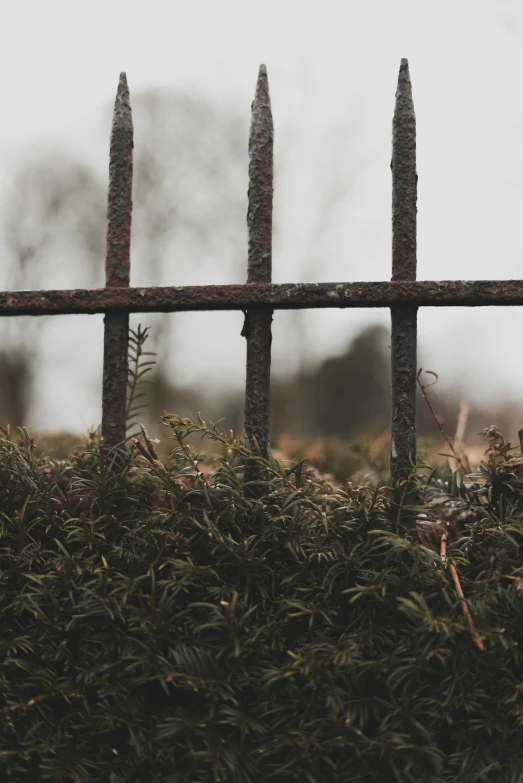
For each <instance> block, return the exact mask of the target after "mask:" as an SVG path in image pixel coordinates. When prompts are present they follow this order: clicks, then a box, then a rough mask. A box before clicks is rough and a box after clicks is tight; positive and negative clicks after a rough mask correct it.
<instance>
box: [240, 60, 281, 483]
mask: <svg viewBox="0 0 523 783" xmlns="http://www.w3.org/2000/svg"><path fill="white" fill-rule="evenodd" d="M273 144H274V128H273V122H272V112H271V101H270V96H269V83H268V79H267V69H266V67H265V65H260V70H259V73H258V82H257V84H256V93H255V96H254V101H253V103H252V109H251V126H250V133H249V192H248V208H247V225H248V229H249V252H248V263H247V287H250V286H252V285H256V284H260V283H261V284H263V283H270V282H271V274H272V190H273V185H272V175H273ZM271 322H272V310H270V309H247V310H246V313H245V323H244V327H243V331H242V335H243V336H244V337H245V338H246V340H247V373H246V383H245V431H246V433H247V436H248V437H249V438H252V437H254V438H256V441H257V442H258V445H259V447H260V450H261V453H262V455H263V456H264V457H266V456H267V446H268V444H269V423H270V383H271V377H270V376H271V341H272V332H271ZM266 479H267V474H266V471H265V470H264V469H263V468H260V466H258V465H256V464H253V463H252V462H251V463H249V461H247V463H246V466H245V482H246V484H248V483H249V482H260V481H265V480H266ZM246 492H247V494H249V495H250V496H251V497H252V496H256V497H261V496H263V495H264V494H266V493H267V487H266V486H263V484H258V485H256V484H252V485H251V486H247V488H246Z"/></svg>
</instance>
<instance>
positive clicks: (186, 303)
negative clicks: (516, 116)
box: [0, 280, 523, 316]
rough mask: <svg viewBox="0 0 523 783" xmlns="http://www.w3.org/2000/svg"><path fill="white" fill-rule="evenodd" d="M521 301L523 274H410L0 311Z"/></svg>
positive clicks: (16, 304) (15, 301)
mask: <svg viewBox="0 0 523 783" xmlns="http://www.w3.org/2000/svg"><path fill="white" fill-rule="evenodd" d="M395 305H414V306H417V307H490V306H494V305H503V306H522V305H523V280H443V281H437V280H412V281H402V280H396V281H389V280H386V281H383V282H375V281H372V282H363V283H269V284H259V285H257V284H252V285H202V286H165V287H147V288H90V289H89V288H85V289H81V288H80V289H76V290H67V289H63V290H56V291H53V290H49V291H4V292H0V316H16V315H73V314H75V313H78V314H82V315H94V314H96V313H104V312H106V311H107V310H114V311H119V312H123V313H125V312H127V313H174V312H195V311H199V310H201V311H204V310H206V311H208V310H247V309H249V308H263V309H269V310H309V309H317V308H333V307H335V308H336V307H337V308H342V309H344V308H348V307H354V308H359V307H393V306H395Z"/></svg>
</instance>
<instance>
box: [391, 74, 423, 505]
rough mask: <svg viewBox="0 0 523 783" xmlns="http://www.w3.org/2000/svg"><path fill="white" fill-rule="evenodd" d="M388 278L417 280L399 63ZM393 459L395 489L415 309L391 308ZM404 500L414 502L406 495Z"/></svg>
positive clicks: (408, 424)
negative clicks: (389, 276)
mask: <svg viewBox="0 0 523 783" xmlns="http://www.w3.org/2000/svg"><path fill="white" fill-rule="evenodd" d="M391 168H392V279H393V280H394V281H400V280H401V281H403V280H405V281H406V280H415V279H416V213H417V205H416V201H417V179H418V177H417V173H416V117H415V113H414V102H413V99H412V85H411V81H410V72H409V65H408V61H407V60H406V59H403V60H402V61H401V65H400V70H399V75H398V87H397V90H396V101H395V106H394V119H393V128H392V164H391ZM391 349H392V350H391V396H392V412H391V458H390V470H391V478H392V484H393V486H398V485H399V484H400V482H402V481H405V480H406V479H408V478H409V475H410V473H411V471H412V465H413V464H414V462H415V458H416V370H417V364H416V363H417V357H416V353H417V307H416V306H415V305H400V306H397V307H392V308H391ZM406 499H407V502H409V501H410V502H412V499H413V498H412V496H411V494H409V493H407V498H406Z"/></svg>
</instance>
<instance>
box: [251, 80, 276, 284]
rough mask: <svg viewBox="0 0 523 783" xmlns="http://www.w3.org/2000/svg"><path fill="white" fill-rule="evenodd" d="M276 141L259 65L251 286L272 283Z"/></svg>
mask: <svg viewBox="0 0 523 783" xmlns="http://www.w3.org/2000/svg"><path fill="white" fill-rule="evenodd" d="M273 139H274V127H273V122H272V111H271V99H270V95H269V82H268V79H267V68H266V66H265V65H260V68H259V71H258V81H257V83H256V93H255V96H254V101H253V103H252V110H251V127H250V133H249V206H248V210H247V224H248V227H249V261H248V276H247V281H248V282H249V283H255V282H257V283H270V281H271V271H272V260H271V259H272V173H273Z"/></svg>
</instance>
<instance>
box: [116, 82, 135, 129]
mask: <svg viewBox="0 0 523 783" xmlns="http://www.w3.org/2000/svg"><path fill="white" fill-rule="evenodd" d="M113 128H126V129H127V130H130V131H132V129H133V119H132V114H131V101H130V97H129V87H128V86H127V76H126V75H125V73H124V72H123V71H122V73H121V74H120V79H119V81H118V89H117V91H116V100H115V102H114V112H113Z"/></svg>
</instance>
